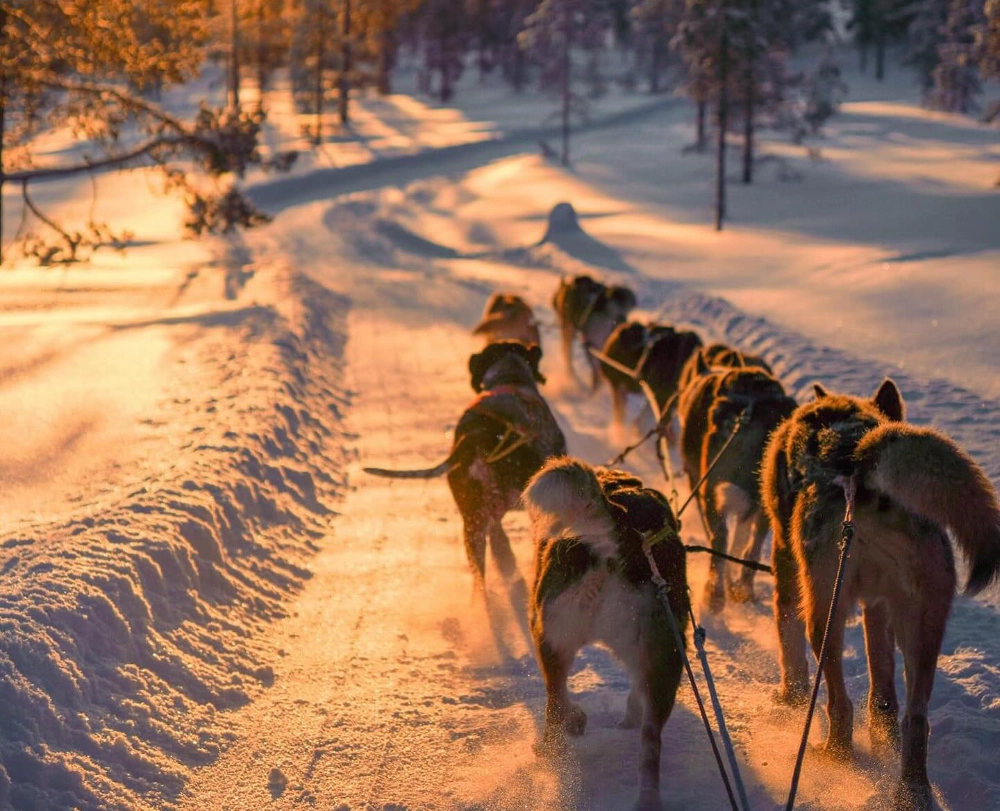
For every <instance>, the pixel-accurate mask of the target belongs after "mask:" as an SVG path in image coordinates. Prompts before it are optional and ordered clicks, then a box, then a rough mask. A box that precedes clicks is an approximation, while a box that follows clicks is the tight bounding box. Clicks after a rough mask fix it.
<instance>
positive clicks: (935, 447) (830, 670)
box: [762, 379, 1000, 811]
mask: <svg viewBox="0 0 1000 811" xmlns="http://www.w3.org/2000/svg"><path fill="white" fill-rule="evenodd" d="M815 391H816V400H815V401H814V402H812V403H809V404H806V405H802V406H800V407H799V408H798V409H797V410H796V411H795V412H794V414H793V415H792V417H791V418H790V419H789V420H788V421H786V422H785V423H783V424H782V425H781V426H780V427H779V428H778V430H777V431H776V432H775V433H774V435H773V436H772V438H771V441H770V443H769V445H768V448H767V451H766V453H765V459H764V465H763V471H762V495H763V499H764V504H765V509H766V510H767V513H768V515H769V517H770V520H771V528H772V530H773V532H774V570H775V580H776V582H775V592H774V614H775V619H776V621H777V624H778V636H779V639H780V642H781V686H780V689H779V693H778V698H779V699H781V700H784V701H787V702H798V701H801V700H803V699H804V698H805V696H806V694H807V691H808V683H807V682H808V674H809V671H808V669H807V665H806V656H805V645H804V634H806V633H807V634H808V637H809V641H810V642H811V643H812V646H813V650H814V652H816V653H817V655H818V651H819V649H820V644H821V641H822V635H823V630H824V624H825V622H826V616H827V612H828V610H829V606H830V597H831V592H832V590H833V585H834V580H835V576H836V571H837V562H838V556H839V550H838V541H839V539H840V538H841V534H842V530H841V522H842V521H843V520H844V506H845V490H844V488H843V487H842V484H843V483H844V482H845V481H846V480H848V479H850V480H851V481H853V482H854V483H855V484H856V487H857V494H856V500H855V506H854V522H855V526H856V530H855V535H854V540H853V544H852V546H851V550H850V557H849V558H848V560H847V563H846V570H845V577H844V585H843V592H842V594H841V600H840V604H839V606H838V610H837V613H836V615H835V617H834V618H833V623H832V626H831V629H830V638H829V641H828V648H829V658H828V659H827V662H826V666H825V667H824V670H823V675H824V677H825V679H826V685H827V692H828V703H827V711H828V714H829V720H830V725H829V733H828V737H827V741H826V748H827V750H828V751H830V752H831V753H833V754H836V755H840V756H843V757H849V756H850V754H851V751H852V747H851V733H852V725H853V707H852V706H851V701H850V699H849V698H848V696H847V691H846V689H845V686H844V676H843V670H842V663H841V657H842V655H843V649H844V622H845V620H846V618H847V616H848V615H849V614H851V613H852V612H853V610H854V607H855V605H857V604H858V603H860V605H861V614H862V620H863V625H864V634H865V647H866V648H867V653H868V674H869V679H870V692H869V695H868V718H869V728H870V734H871V739H872V745H873V748H875V749H876V750H877V751H881V752H883V753H884V752H886V751H888V750H894V749H895V748H896V747H897V746H900V749H901V761H902V763H901V773H900V781H899V783H898V786H897V789H896V793H895V797H894V806H893V807H894V808H896V809H919V810H920V811H925V809H929V808H930V807H931V791H930V784H929V783H928V781H927V736H928V732H929V729H930V727H929V724H928V719H927V707H928V702H929V701H930V696H931V688H932V686H933V682H934V671H935V669H936V665H937V657H938V653H939V652H940V649H941V640H942V637H943V636H944V631H945V622H946V619H947V616H948V611H949V609H950V607H951V601H952V595H953V592H954V590H955V580H956V573H955V563H954V558H953V554H952V546H951V544H950V543H949V539H948V535H947V534H946V531H947V532H950V533H951V535H952V537H953V538H954V540H955V542H956V545H957V547H958V549H959V550H960V551H961V553H962V555H963V556H964V557H965V559H966V560H967V562H968V570H969V576H968V582H967V584H966V591H967V593H971V594H975V593H976V592H978V591H980V590H982V589H983V588H985V587H986V586H988V585H989V584H990V583H992V582H993V581H994V580H996V578H997V574H998V572H1000V505H998V503H997V497H996V494H995V492H994V490H993V487H992V485H991V484H990V482H989V480H988V479H987V478H986V475H985V474H984V473H983V471H982V470H981V469H980V468H979V467H978V466H977V465H976V464H975V463H974V462H973V461H972V459H970V458H969V457H968V456H967V455H966V454H965V452H964V451H962V450H961V449H960V448H959V447H958V446H957V445H956V444H955V443H954V442H953V441H952V440H951V439H949V438H948V437H946V436H945V435H944V434H942V433H940V432H939V431H935V430H933V429H929V428H917V427H915V426H913V425H908V424H906V423H904V422H903V419H904V405H903V399H902V396H901V394H900V392H899V390H898V389H897V388H896V385H895V384H894V383H893V382H892V381H891V380H888V379H887V380H885V381H884V382H883V383H882V385H881V386H880V387H879V388H878V390H877V391H876V392H875V395H874V396H873V397H872V399H870V400H865V399H861V398H858V397H850V396H845V395H838V394H830V393H828V392H827V391H826V390H825V389H824V388H823V387H821V386H819V385H817V386H815ZM895 645H898V646H899V648H900V650H901V651H902V654H903V664H904V668H905V676H906V705H905V708H904V711H903V720H902V724H899V723H898V718H897V716H898V711H899V704H898V702H897V699H896V690H895V684H894V667H895V664H894V663H895V660H894V646H895ZM900 738H901V740H900Z"/></svg>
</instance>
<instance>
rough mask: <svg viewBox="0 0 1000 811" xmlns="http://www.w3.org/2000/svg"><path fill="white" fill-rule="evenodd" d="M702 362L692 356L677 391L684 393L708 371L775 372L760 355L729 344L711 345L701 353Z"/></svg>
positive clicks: (679, 381) (678, 382)
mask: <svg viewBox="0 0 1000 811" xmlns="http://www.w3.org/2000/svg"><path fill="white" fill-rule="evenodd" d="M700 354H701V360H698V358H697V357H696V355H694V354H692V355H690V356H689V357H688V359H687V361H686V362H685V364H684V368H683V369H681V374H680V377H679V378H678V380H677V390H678V391H684V389H686V388H687V387H688V386H690V385H691V384H692V383H693V382H694V381H695V380H697V379H698V378H699V377H700V376H701V375H703V374H705V373H706V371H710V370H712V369H742V368H743V367H744V366H757V367H758V368H760V369H763V370H764V371H765V372H767V373H768V374H771V375H773V374H774V370H773V369H772V368H771V367H770V366H769V365H768V364H767V361H765V360H764V359H763V358H762V357H760V356H759V355H751V354H749V353H747V352H743V351H741V350H739V349H736V348H734V347H732V346H729V345H728V344H709V345H708V346H706V347H703V348H702V349H701V351H700Z"/></svg>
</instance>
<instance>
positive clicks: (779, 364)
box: [642, 281, 1000, 485]
mask: <svg viewBox="0 0 1000 811" xmlns="http://www.w3.org/2000/svg"><path fill="white" fill-rule="evenodd" d="M661 288H662V289H661ZM645 293H646V296H645V300H644V301H643V302H642V304H643V305H644V306H646V307H647V308H648V309H651V310H653V309H656V308H659V314H660V316H661V317H662V318H663V319H664V320H666V321H678V322H687V323H690V324H692V325H694V326H695V327H696V328H697V329H699V330H702V331H704V332H705V333H707V334H708V335H714V336H717V337H718V338H719V339H720V340H723V341H726V342H727V343H731V344H733V345H734V346H739V347H740V348H741V349H743V350H744V351H747V352H753V353H756V354H760V355H762V356H763V357H764V358H765V359H766V360H767V361H768V362H769V363H770V364H771V365H772V366H773V367H774V370H775V372H776V373H777V374H778V376H779V377H780V378H781V379H782V380H783V381H784V382H785V384H786V385H787V387H788V390H789V391H790V392H792V393H793V395H794V396H796V398H797V399H798V400H800V401H808V400H811V399H812V393H811V390H810V389H809V386H811V385H812V383H813V382H814V381H819V382H821V383H824V384H826V383H829V384H830V385H831V386H832V387H833V388H835V389H837V390H840V391H848V392H867V391H872V390H874V388H875V387H876V386H877V385H878V383H879V382H880V381H881V380H882V379H883V378H884V377H885V376H886V375H887V374H889V375H890V376H891V377H892V378H893V380H895V381H896V383H897V385H898V386H899V388H900V390H901V391H902V393H903V397H904V399H905V401H906V404H907V420H908V421H910V422H913V423H914V424H916V425H934V426H935V427H937V428H940V429H941V430H943V431H945V432H946V433H947V434H949V435H951V436H952V437H953V438H954V439H955V440H956V441H957V442H958V443H959V444H960V445H962V446H963V447H964V448H966V449H967V450H968V452H969V453H970V455H971V456H972V457H973V459H975V460H976V462H978V463H979V464H980V465H982V467H983V469H984V470H985V471H986V473H987V475H988V476H989V477H990V479H991V480H992V481H993V483H994V485H1000V450H998V449H1000V403H998V402H996V401H993V400H988V399H986V398H984V397H982V396H980V395H979V394H976V393H975V392H973V391H970V390H968V389H964V388H962V387H960V386H957V385H955V384H954V383H952V382H950V381H947V380H943V379H941V378H932V379H929V380H927V379H923V378H918V377H916V376H913V375H909V374H907V373H906V372H905V371H901V370H898V369H892V368H889V367H888V365H887V364H885V363H881V362H879V361H875V360H868V359H865V358H858V357H854V356H852V355H850V354H848V353H846V352H841V351H839V350H836V349H831V348H829V347H824V346H817V345H815V344H813V343H811V342H810V341H809V339H807V338H805V337H804V336H802V335H800V334H798V333H795V332H793V331H791V330H784V329H782V328H781V327H779V326H777V325H775V324H772V323H771V322H769V321H767V320H765V319H763V318H757V317H754V316H750V315H747V314H745V313H743V312H741V311H740V310H739V309H738V308H736V307H735V306H733V305H732V304H730V303H729V302H728V301H726V300H725V299H722V298H717V297H713V296H706V295H703V294H701V293H691V294H686V295H678V294H677V286H676V285H673V284H669V283H664V282H656V281H650V282H649V284H648V285H647V286H646V289H645ZM661 305H662V306H661Z"/></svg>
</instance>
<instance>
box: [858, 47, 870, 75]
mask: <svg viewBox="0 0 1000 811" xmlns="http://www.w3.org/2000/svg"><path fill="white" fill-rule="evenodd" d="M858 52H859V59H858V67H859V68H860V70H861V72H862V73H867V72H868V43H867V42H859V43H858Z"/></svg>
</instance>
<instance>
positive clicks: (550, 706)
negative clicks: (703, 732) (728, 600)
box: [524, 457, 688, 811]
mask: <svg viewBox="0 0 1000 811" xmlns="http://www.w3.org/2000/svg"><path fill="white" fill-rule="evenodd" d="M524 501H525V505H526V506H527V509H528V513H529V515H530V517H531V524H532V532H533V536H534V541H535V554H536V562H535V581H534V586H533V588H532V593H531V600H530V604H529V620H530V624H531V632H532V636H533V638H534V642H535V649H536V652H537V655H538V661H539V665H540V667H541V670H542V675H543V677H544V679H545V689H546V693H547V703H546V707H545V733H544V737H543V742H544V743H543V747H544V748H550V747H552V748H558V747H560V746H562V745H563V743H564V741H565V738H564V735H565V734H569V735H581V734H583V731H584V728H585V727H586V722H587V716H586V714H585V713H584V711H583V710H582V709H581V708H580V707H578V706H577V705H575V704H574V703H572V701H571V700H570V696H569V693H568V691H567V689H566V678H567V676H568V675H569V671H570V667H571V665H572V663H573V659H574V658H575V657H576V654H577V652H578V651H579V650H580V649H581V648H582V647H583V646H584V645H587V644H589V643H592V642H602V643H604V644H605V645H607V646H608V647H609V648H610V649H611V651H612V652H613V653H614V654H615V655H616V656H617V657H618V658H619V659H620V660H621V661H622V662H623V664H624V665H625V667H626V668H627V669H628V671H629V674H630V676H631V678H632V690H631V692H630V694H629V698H628V703H627V708H626V715H625V719H624V720H623V722H622V726H626V727H634V726H637V725H638V726H640V727H641V749H640V767H639V803H638V807H639V809H640V810H641V811H653V810H654V809H659V808H660V807H661V806H660V778H659V774H660V750H661V740H660V739H661V733H662V730H663V725H664V724H665V723H666V721H667V718H668V717H669V716H670V712H671V710H672V709H673V705H674V700H675V698H676V694H677V687H678V685H679V683H680V679H681V672H682V668H683V659H682V655H681V651H679V650H678V648H677V642H676V639H675V637H674V635H673V633H672V632H671V630H670V625H669V621H668V619H667V617H666V612H667V608H666V607H665V606H664V605H663V603H662V602H661V601H660V599H658V597H657V595H656V588H655V586H654V584H653V582H652V580H651V573H650V569H649V563H648V561H647V560H646V557H645V555H644V553H643V551H642V541H643V534H645V533H650V532H657V531H659V530H660V529H661V528H663V527H665V526H669V527H670V528H672V529H673V530H674V531H675V533H676V531H677V530H678V529H679V524H678V522H677V520H676V518H675V517H674V515H673V513H672V512H671V509H670V506H669V504H668V503H667V501H666V499H665V498H664V497H663V496H662V495H661V494H660V493H658V492H656V491H655V490H650V489H647V488H644V487H643V486H642V482H641V481H639V479H637V478H635V477H634V476H631V475H629V474H626V473H621V472H619V471H615V470H608V469H604V468H591V467H590V466H589V465H587V464H586V463H584V462H581V461H579V460H576V459H571V458H567V457H563V458H555V459H551V460H549V462H547V463H546V464H545V466H544V467H543V468H542V469H541V470H540V471H539V472H538V473H537V474H536V475H535V476H534V478H532V480H531V482H530V483H529V484H528V486H527V488H526V490H525V493H524ZM652 554H653V557H654V560H655V561H656V564H657V568H658V569H659V570H660V573H661V575H662V576H663V578H664V579H665V580H666V582H667V589H668V601H669V605H670V611H671V613H672V614H673V615H674V617H675V619H676V621H677V625H678V627H679V628H680V630H681V634H682V635H683V634H684V633H685V629H686V624H687V614H688V596H687V580H686V572H685V554H684V548H683V547H682V546H681V543H680V540H679V539H678V538H677V537H676V535H675V536H674V537H673V538H668V539H666V540H663V541H661V542H659V543H657V544H655V545H654V546H653V547H652Z"/></svg>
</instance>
